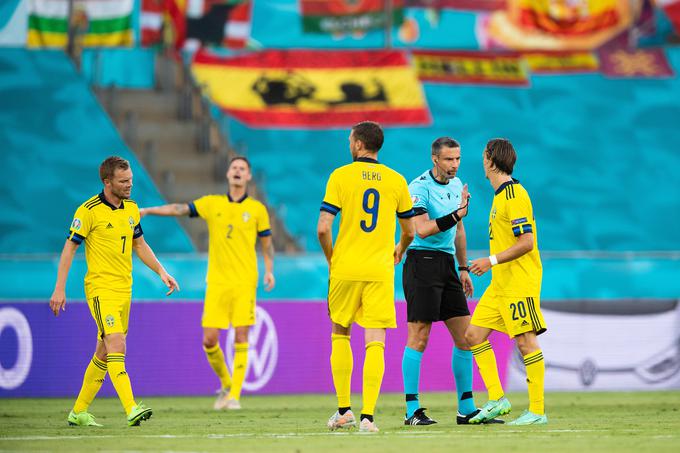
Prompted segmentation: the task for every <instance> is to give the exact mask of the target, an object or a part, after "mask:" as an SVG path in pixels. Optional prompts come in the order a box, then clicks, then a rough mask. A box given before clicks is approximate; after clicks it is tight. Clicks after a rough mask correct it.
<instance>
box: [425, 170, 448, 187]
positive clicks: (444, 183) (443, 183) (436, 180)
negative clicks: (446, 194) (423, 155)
mask: <svg viewBox="0 0 680 453" xmlns="http://www.w3.org/2000/svg"><path fill="white" fill-rule="evenodd" d="M428 173H429V174H430V176H431V177H432V180H433V181H434V182H436V183H437V184H439V185H440V186H445V185H447V184H448V183H449V181H448V180H446V182H441V181H440V180H438V179H437V178H435V177H434V173H432V170H430V171H428Z"/></svg>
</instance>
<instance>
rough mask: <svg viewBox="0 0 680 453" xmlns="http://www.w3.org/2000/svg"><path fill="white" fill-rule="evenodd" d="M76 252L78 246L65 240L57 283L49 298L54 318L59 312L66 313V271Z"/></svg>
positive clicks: (69, 267)
mask: <svg viewBox="0 0 680 453" xmlns="http://www.w3.org/2000/svg"><path fill="white" fill-rule="evenodd" d="M76 250H78V244H76V243H75V242H73V241H71V240H69V239H67V240H66V243H65V244H64V248H63V249H62V251H61V257H60V258H59V268H58V270H57V283H56V284H55V285H54V291H53V292H52V297H50V310H52V313H54V316H59V310H62V311H66V279H67V278H68V271H69V270H70V269H71V264H72V263H73V257H74V256H75V255H76Z"/></svg>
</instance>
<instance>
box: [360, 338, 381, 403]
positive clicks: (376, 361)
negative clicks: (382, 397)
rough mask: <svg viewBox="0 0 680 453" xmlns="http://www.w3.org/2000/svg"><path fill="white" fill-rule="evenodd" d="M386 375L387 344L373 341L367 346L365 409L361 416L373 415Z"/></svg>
mask: <svg viewBox="0 0 680 453" xmlns="http://www.w3.org/2000/svg"><path fill="white" fill-rule="evenodd" d="M384 374H385V343H383V342H382V341H371V342H370V343H367V344H366V357H365V358H364V388H363V396H364V407H363V409H361V415H373V413H374V412H375V404H376V403H377V402H378V395H379V394H380V385H381V384H382V379H383V375H384Z"/></svg>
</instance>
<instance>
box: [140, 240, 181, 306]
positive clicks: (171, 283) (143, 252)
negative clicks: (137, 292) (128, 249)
mask: <svg viewBox="0 0 680 453" xmlns="http://www.w3.org/2000/svg"><path fill="white" fill-rule="evenodd" d="M132 249H133V250H134V251H135V253H136V254H137V256H138V257H139V259H140V260H142V263H144V264H145V265H146V267H148V268H149V269H151V270H152V271H154V272H155V273H157V274H158V276H159V277H160V278H161V280H162V281H163V283H164V284H165V286H167V287H168V292H167V293H165V295H166V296H169V295H170V294H172V293H173V292H174V291H175V290H177V291H179V285H178V284H177V281H176V280H175V279H174V278H173V276H172V275H170V274H168V272H167V271H166V270H165V268H164V267H163V265H162V264H161V263H160V261H158V258H156V255H155V254H154V253H153V250H151V247H149V244H147V243H146V241H145V240H144V236H140V237H138V238H136V239H134V240H133V241H132Z"/></svg>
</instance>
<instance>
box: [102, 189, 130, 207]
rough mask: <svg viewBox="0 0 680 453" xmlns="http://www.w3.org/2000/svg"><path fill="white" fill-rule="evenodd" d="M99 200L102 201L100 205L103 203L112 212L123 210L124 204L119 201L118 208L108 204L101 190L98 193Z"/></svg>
mask: <svg viewBox="0 0 680 453" xmlns="http://www.w3.org/2000/svg"><path fill="white" fill-rule="evenodd" d="M99 199H100V200H101V201H102V203H104V204H105V205H106V206H108V207H109V208H111V210H112V211H115V210H116V209H125V202H124V201H123V200H120V206H118V207H115V206H114V205H112V204H111V203H109V202H108V201H107V200H106V197H105V196H104V191H103V190H102V191H101V192H100V193H99Z"/></svg>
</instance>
